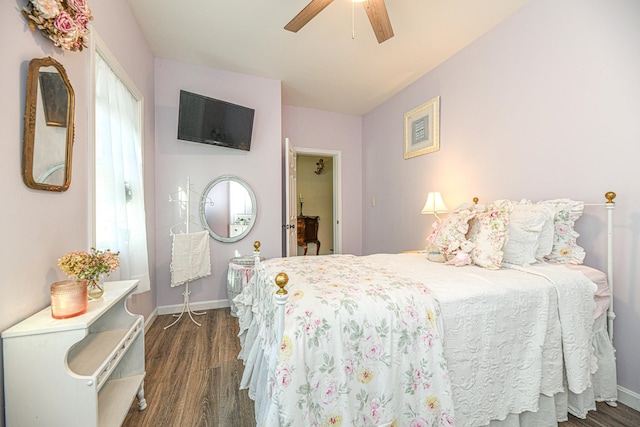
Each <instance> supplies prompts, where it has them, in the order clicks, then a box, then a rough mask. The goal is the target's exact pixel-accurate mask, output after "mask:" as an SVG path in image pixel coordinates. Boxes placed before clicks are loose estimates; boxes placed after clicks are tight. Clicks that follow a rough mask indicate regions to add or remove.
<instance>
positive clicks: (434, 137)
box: [404, 96, 440, 159]
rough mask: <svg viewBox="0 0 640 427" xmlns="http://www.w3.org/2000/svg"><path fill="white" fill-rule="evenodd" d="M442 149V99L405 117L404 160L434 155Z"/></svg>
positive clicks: (435, 100)
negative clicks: (429, 154) (428, 154)
mask: <svg viewBox="0 0 640 427" xmlns="http://www.w3.org/2000/svg"><path fill="white" fill-rule="evenodd" d="M439 149H440V97H439V96H436V97H435V98H433V99H432V100H430V101H429V102H427V103H425V104H422V105H420V106H419V107H416V108H414V109H413V110H411V111H409V112H408V113H406V114H405V115H404V158H405V159H410V158H412V157H416V156H421V155H423V154H427V153H433V152H434V151H438V150H439Z"/></svg>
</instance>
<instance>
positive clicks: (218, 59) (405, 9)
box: [128, 0, 531, 115]
mask: <svg viewBox="0 0 640 427" xmlns="http://www.w3.org/2000/svg"><path fill="white" fill-rule="evenodd" d="M308 1H309V0H180V1H176V0H128V2H129V4H130V5H131V8H132V10H133V13H134V14H135V16H136V18H137V20H138V23H139V24H140V27H141V29H142V31H143V33H144V35H145V37H146V39H147V41H148V43H149V45H150V46H151V50H152V51H153V54H154V55H155V56H156V57H160V58H167V59H172V60H175V61H180V62H186V63H191V64H197V65H205V66H209V67H212V68H217V69H221V70H227V71H234V72H238V73H244V74H250V75H254V76H260V77H266V78H271V79H277V80H281V81H282V102H283V104H286V105H293V106H299V107H308V108H315V109H319V110H327V111H334V112H340V113H347V114H355V115H362V114H365V113H367V112H369V111H370V110H372V109H373V108H375V107H376V106H377V105H379V104H381V103H382V102H384V101H385V100H387V99H389V98H390V97H391V96H393V95H394V94H396V93H397V92H399V91H400V90H402V89H403V88H405V87H406V86H408V85H409V84H411V83H412V82H414V81H415V80H417V79H418V78H419V77H421V76H423V75H424V74H425V73H427V72H428V71H429V70H431V69H433V68H434V67H436V66H437V65H438V64H440V63H441V62H443V61H444V60H446V59H447V58H449V57H451V56H452V55H453V54H455V53H456V52H458V51H459V50H461V49H462V48H464V47H465V46H467V45H468V44H470V43H471V42H472V41H473V40H475V39H477V38H478V37H479V36H481V35H482V34H484V33H486V32H487V31H488V30H490V29H491V28H493V27H494V26H495V25H496V24H498V23H499V22H501V21H502V20H504V19H505V18H507V17H508V16H509V15H511V14H512V13H514V12H515V11H516V10H518V9H520V8H521V7H522V6H524V5H525V4H527V3H529V2H530V1H531V0H386V6H387V10H388V13H389V18H390V20H391V24H392V25H393V30H394V33H395V36H394V37H393V38H391V39H389V40H387V41H386V42H384V43H382V44H378V42H377V41H376V38H375V35H374V34H373V31H372V29H371V25H370V24H369V20H368V19H367V16H366V13H365V11H364V10H363V8H362V5H361V4H356V5H355V9H354V12H355V13H354V18H355V19H354V23H355V26H354V28H355V38H352V3H351V1H350V0H335V1H334V2H333V3H331V4H330V5H329V6H327V8H326V9H324V10H323V11H322V12H320V14H318V15H317V16H316V17H315V18H314V19H312V20H311V22H309V23H308V24H307V25H306V26H305V27H304V28H302V29H301V30H300V31H299V32H298V33H292V32H289V31H286V30H284V28H283V27H284V26H285V25H286V24H287V22H289V21H290V20H291V19H292V18H293V17H294V16H295V15H296V14H297V13H298V12H299V11H300V10H302V9H303V8H304V7H305V6H306V5H307V3H308Z"/></svg>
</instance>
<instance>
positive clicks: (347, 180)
mask: <svg viewBox="0 0 640 427" xmlns="http://www.w3.org/2000/svg"><path fill="white" fill-rule="evenodd" d="M282 116H283V120H282V122H283V123H282V134H283V136H284V137H286V138H289V140H290V141H291V144H293V146H294V147H296V148H305V149H322V150H334V151H340V152H341V153H342V200H341V201H342V251H341V252H342V253H351V254H356V255H359V254H361V253H362V226H361V218H362V206H361V203H360V202H361V200H362V118H361V117H359V116H351V115H347V114H340V113H331V112H327V111H320V110H312V109H308V108H300V107H291V106H287V105H284V106H283V107H282Z"/></svg>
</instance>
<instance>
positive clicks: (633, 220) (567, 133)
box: [363, 0, 640, 397]
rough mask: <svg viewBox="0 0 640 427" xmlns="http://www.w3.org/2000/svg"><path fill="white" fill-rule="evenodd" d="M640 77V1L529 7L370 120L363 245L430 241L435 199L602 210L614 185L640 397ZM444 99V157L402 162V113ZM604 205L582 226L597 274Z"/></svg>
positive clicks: (627, 325)
mask: <svg viewBox="0 0 640 427" xmlns="http://www.w3.org/2000/svg"><path fill="white" fill-rule="evenodd" d="M638 76H640V3H639V2H637V1H635V0H615V1H612V2H606V3H605V2H601V1H598V0H566V1H563V2H556V1H553V0H536V1H534V2H533V3H531V4H530V5H528V6H526V7H525V8H523V9H522V10H521V11H519V12H517V13H516V14H515V15H513V16H512V17H511V18H509V19H508V20H506V21H505V22H503V23H502V24H500V25H499V26H498V27H496V28H495V29H493V30H492V31H490V32H489V33H487V34H486V35H485V36H483V37H482V38H480V39H479V40H477V41H476V42H474V43H473V44H472V45H470V46H468V47H467V48H466V49H464V50H463V51H461V52H459V53H458V54H457V55H455V56H453V57H452V58H451V59H449V60H448V61H446V62H445V63H444V64H442V65H441V66H439V67H438V68H437V69H435V70H433V71H432V72H430V73H428V74H427V75H425V76H424V77H422V78H421V79H419V80H418V81H417V82H415V83H414V84H413V85H412V86H410V87H409V88H407V89H405V90H404V91H402V92H401V93H399V94H398V95H396V96H394V97H393V98H392V99H390V100H388V101H387V102H385V103H384V104H382V105H380V106H379V107H378V108H376V109H375V110H373V111H371V112H370V113H369V114H367V115H366V116H365V117H364V125H363V181H364V185H363V251H364V252H365V253H373V252H385V251H390V252H397V251H400V250H405V249H414V248H422V247H424V244H425V238H426V236H427V233H428V232H429V224H430V223H431V222H432V220H433V218H431V217H425V216H422V215H420V210H421V207H422V205H423V204H424V202H425V197H426V194H427V192H429V191H434V190H437V191H441V192H442V194H443V197H444V198H445V202H446V203H447V204H448V205H449V207H455V206H457V205H458V204H460V203H461V202H465V201H470V200H471V198H472V197H474V196H478V197H480V198H481V199H482V200H492V199H497V198H511V199H520V198H530V199H533V200H539V199H547V198H555V197H563V196H570V197H573V198H576V199H580V200H585V201H589V202H603V201H604V198H603V195H604V193H605V192H606V191H608V190H613V191H616V192H617V193H618V196H619V197H618V203H617V208H616V212H615V218H616V226H615V253H616V258H615V271H614V272H615V286H616V290H615V293H616V297H615V308H616V314H617V315H618V317H617V319H616V323H615V324H616V329H615V331H616V340H615V345H616V348H617V360H618V381H619V384H620V385H621V386H622V387H623V388H624V389H627V390H630V391H631V392H632V394H633V393H634V392H635V393H640V370H639V369H638V365H637V354H639V353H640V341H639V340H637V339H635V337H636V336H637V325H638V324H640V292H638V291H637V287H638V285H639V276H640V266H639V264H638V263H637V259H638V257H639V248H640V241H639V235H640V191H638V183H640V168H638V159H640V148H639V144H638V142H639V141H638V135H640V120H638V117H640V102H638V99H640V78H639V77H638ZM436 95H440V96H441V111H440V113H441V116H440V117H441V121H440V123H441V128H440V138H441V141H440V143H441V149H440V151H439V152H436V153H433V154H428V155H424V156H420V157H417V158H414V159H410V160H403V115H404V113H405V112H406V111H409V110H411V109H412V108H414V107H416V106H418V105H420V104H422V103H424V102H426V101H428V100H429V99H431V98H432V97H434V96H436ZM373 197H375V198H376V202H377V203H376V206H375V207H371V203H370V199H371V198H373ZM602 211H603V210H599V209H595V208H589V209H588V210H587V213H586V214H585V215H584V217H583V219H582V220H581V221H580V223H579V224H578V229H579V231H580V232H581V233H582V238H581V240H580V243H582V244H583V245H585V247H586V249H587V252H588V256H587V259H586V263H587V264H590V265H593V266H596V267H599V268H604V266H605V258H604V245H605V236H604V234H603V233H605V230H604V229H603V226H604V221H605V216H604V214H603V212H602ZM636 397H637V395H636Z"/></svg>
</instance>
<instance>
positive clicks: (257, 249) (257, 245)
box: [253, 240, 260, 252]
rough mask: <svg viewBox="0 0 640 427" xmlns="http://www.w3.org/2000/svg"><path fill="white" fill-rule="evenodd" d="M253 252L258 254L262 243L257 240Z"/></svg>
mask: <svg viewBox="0 0 640 427" xmlns="http://www.w3.org/2000/svg"><path fill="white" fill-rule="evenodd" d="M253 250H254V251H256V252H260V241H259V240H256V241H255V242H253Z"/></svg>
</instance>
